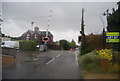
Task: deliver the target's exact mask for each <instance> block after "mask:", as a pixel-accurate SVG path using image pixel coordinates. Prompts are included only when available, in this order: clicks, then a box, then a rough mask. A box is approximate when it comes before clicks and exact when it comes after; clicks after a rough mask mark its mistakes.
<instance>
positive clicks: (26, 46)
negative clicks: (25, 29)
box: [20, 40, 37, 51]
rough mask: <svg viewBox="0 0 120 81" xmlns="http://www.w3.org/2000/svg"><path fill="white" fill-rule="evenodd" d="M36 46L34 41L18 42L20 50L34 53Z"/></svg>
mask: <svg viewBox="0 0 120 81" xmlns="http://www.w3.org/2000/svg"><path fill="white" fill-rule="evenodd" d="M36 45H37V43H36V42H35V41H31V40H29V41H26V40H22V41H20V49H21V50H27V51H35V50H36V49H37V47H36Z"/></svg>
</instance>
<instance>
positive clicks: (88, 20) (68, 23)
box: [1, 2, 117, 42]
mask: <svg viewBox="0 0 120 81" xmlns="http://www.w3.org/2000/svg"><path fill="white" fill-rule="evenodd" d="M116 3H117V2H2V6H1V7H2V18H3V20H4V22H3V23H2V32H3V33H5V34H6V35H10V36H21V35H22V34H23V33H24V32H25V31H27V30H28V29H32V26H31V22H32V21H34V22H35V23H34V26H38V27H39V29H40V30H41V31H42V30H46V29H47V23H48V16H49V13H50V12H49V10H50V9H51V10H52V16H51V22H50V27H49V28H48V30H49V31H51V33H52V34H53V35H54V41H58V40H60V39H67V40H68V41H71V40H72V39H74V40H75V41H76V42H77V37H78V35H80V33H79V31H80V25H81V23H80V22H81V13H82V12H81V11H82V8H84V11H85V15H84V17H85V19H84V21H85V33H86V34H90V33H94V34H99V33H101V32H102V27H103V22H102V21H101V20H100V14H101V13H103V12H105V11H106V10H107V9H108V8H109V9H110V11H111V9H112V8H117V4H116ZM101 18H102V19H103V21H104V22H105V23H106V19H105V17H103V16H102V15H101Z"/></svg>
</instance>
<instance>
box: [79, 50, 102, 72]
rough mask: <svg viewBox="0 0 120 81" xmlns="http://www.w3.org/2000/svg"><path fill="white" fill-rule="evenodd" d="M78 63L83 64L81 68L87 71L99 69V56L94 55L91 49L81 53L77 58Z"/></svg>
mask: <svg viewBox="0 0 120 81" xmlns="http://www.w3.org/2000/svg"><path fill="white" fill-rule="evenodd" d="M78 59H79V60H78V61H79V63H80V64H82V65H83V68H84V69H86V70H88V71H92V72H94V71H99V66H100V64H99V60H100V57H99V56H98V55H96V52H95V51H92V52H90V53H88V54H85V55H82V56H80V57H79V58H78Z"/></svg>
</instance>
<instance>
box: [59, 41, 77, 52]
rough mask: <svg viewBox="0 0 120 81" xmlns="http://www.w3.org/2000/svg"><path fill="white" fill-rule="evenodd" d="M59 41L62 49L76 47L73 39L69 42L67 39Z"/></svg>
mask: <svg viewBox="0 0 120 81" xmlns="http://www.w3.org/2000/svg"><path fill="white" fill-rule="evenodd" d="M59 43H60V45H61V47H62V48H63V49H64V50H69V49H70V48H72V49H74V48H76V43H75V41H74V40H72V41H71V42H69V41H67V40H60V41H59Z"/></svg>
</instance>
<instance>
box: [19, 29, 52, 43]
mask: <svg viewBox="0 0 120 81" xmlns="http://www.w3.org/2000/svg"><path fill="white" fill-rule="evenodd" d="M43 37H46V31H40V30H39V28H38V27H35V28H34V31H32V30H28V31H26V32H25V33H23V34H22V36H21V37H20V39H21V40H33V41H36V42H38V43H39V44H44V42H43V40H42V39H43ZM48 38H49V41H48V44H50V43H52V42H53V35H52V34H51V32H50V31H48Z"/></svg>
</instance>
